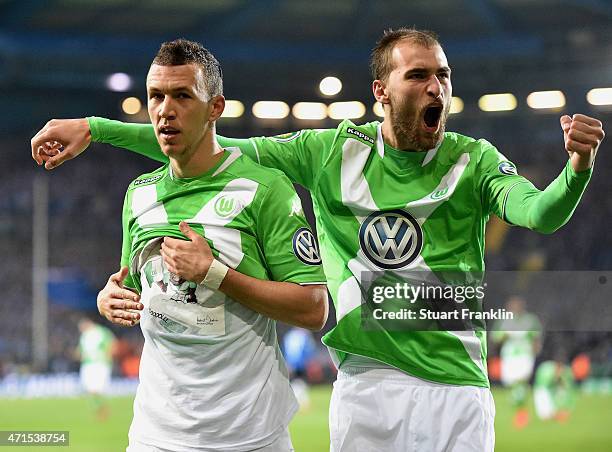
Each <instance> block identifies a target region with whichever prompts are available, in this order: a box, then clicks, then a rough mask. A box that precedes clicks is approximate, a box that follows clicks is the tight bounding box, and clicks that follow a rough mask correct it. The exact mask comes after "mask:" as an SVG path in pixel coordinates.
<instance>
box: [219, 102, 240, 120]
mask: <svg viewBox="0 0 612 452" xmlns="http://www.w3.org/2000/svg"><path fill="white" fill-rule="evenodd" d="M243 114H244V104H243V103H242V102H240V101H239V100H226V101H225V110H223V114H222V115H221V117H222V118H240V117H241V116H242V115H243Z"/></svg>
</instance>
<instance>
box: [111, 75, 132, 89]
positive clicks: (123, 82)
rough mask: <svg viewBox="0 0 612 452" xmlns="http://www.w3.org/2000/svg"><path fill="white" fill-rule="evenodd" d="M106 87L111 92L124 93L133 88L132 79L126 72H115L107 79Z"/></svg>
mask: <svg viewBox="0 0 612 452" xmlns="http://www.w3.org/2000/svg"><path fill="white" fill-rule="evenodd" d="M106 87H107V88H108V89H110V90H111V91H116V92H119V93H123V92H125V91H128V90H129V89H130V88H131V87H132V77H130V76H129V75H127V74H126V73H124V72H115V73H114V74H111V75H109V76H108V77H107V78H106Z"/></svg>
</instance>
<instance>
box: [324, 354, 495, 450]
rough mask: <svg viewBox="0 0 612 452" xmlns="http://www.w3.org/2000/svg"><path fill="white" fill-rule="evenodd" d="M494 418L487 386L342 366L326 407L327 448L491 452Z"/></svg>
mask: <svg viewBox="0 0 612 452" xmlns="http://www.w3.org/2000/svg"><path fill="white" fill-rule="evenodd" d="M494 418H495V405H494V403H493V396H492V395H491V391H490V390H489V389H488V388H479V387H475V386H453V385H444V384H439V383H432V382H428V381H425V380H421V379H419V378H415V377H412V376H410V375H408V374H406V373H404V372H401V371H399V370H396V369H365V368H354V367H350V366H343V367H342V369H341V370H339V371H338V379H337V380H336V382H335V383H334V390H333V392H332V398H331V404H330V411H329V430H330V436H331V446H330V450H331V452H355V451H359V452H380V451H384V452H395V451H397V452H400V451H401V452H409V451H414V452H424V451H426V452H438V451H440V452H441V451H444V452H450V451H452V452H464V451H465V452H493V449H494V445H495V431H494V425H493V421H494Z"/></svg>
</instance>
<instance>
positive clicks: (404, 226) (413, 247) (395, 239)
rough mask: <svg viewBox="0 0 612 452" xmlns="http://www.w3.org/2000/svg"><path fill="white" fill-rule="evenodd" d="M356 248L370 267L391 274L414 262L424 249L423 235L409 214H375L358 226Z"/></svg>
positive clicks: (385, 212) (399, 212)
mask: <svg viewBox="0 0 612 452" xmlns="http://www.w3.org/2000/svg"><path fill="white" fill-rule="evenodd" d="M359 244H360V246H361V250H362V251H363V253H364V254H365V255H366V257H367V258H368V259H369V260H370V261H371V262H372V263H373V264H375V265H376V266H378V267H380V268H384V269H388V270H393V269H396V268H401V267H405V266H406V265H408V264H410V263H411V262H412V261H414V260H415V259H416V258H417V256H418V255H419V253H420V252H421V248H422V247H423V231H422V230H421V226H419V223H418V222H417V221H416V220H415V219H414V217H412V215H410V214H409V213H408V212H405V211H403V210H399V209H397V210H386V211H378V212H374V213H372V214H370V215H369V216H368V217H367V218H366V219H365V220H364V222H363V223H361V227H360V228H359Z"/></svg>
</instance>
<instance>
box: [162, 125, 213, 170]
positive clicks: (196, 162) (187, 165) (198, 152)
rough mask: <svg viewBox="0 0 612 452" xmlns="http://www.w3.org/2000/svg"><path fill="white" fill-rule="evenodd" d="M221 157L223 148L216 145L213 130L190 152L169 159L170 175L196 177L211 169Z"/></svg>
mask: <svg viewBox="0 0 612 452" xmlns="http://www.w3.org/2000/svg"><path fill="white" fill-rule="evenodd" d="M222 157H223V148H222V147H221V146H219V145H218V144H217V136H216V133H215V130H214V129H212V130H210V131H209V132H207V133H206V134H205V135H204V137H202V140H201V141H200V142H199V143H198V144H197V145H196V148H195V149H194V150H193V151H191V152H186V153H184V154H183V155H182V156H179V157H178V158H175V157H172V158H170V165H171V166H172V173H173V174H174V175H175V176H176V177H178V178H186V177H197V176H200V175H202V174H204V173H206V172H207V171H209V170H210V169H211V168H213V167H214V166H215V165H216V164H217V163H218V162H219V160H220V159H221V158H222Z"/></svg>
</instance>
